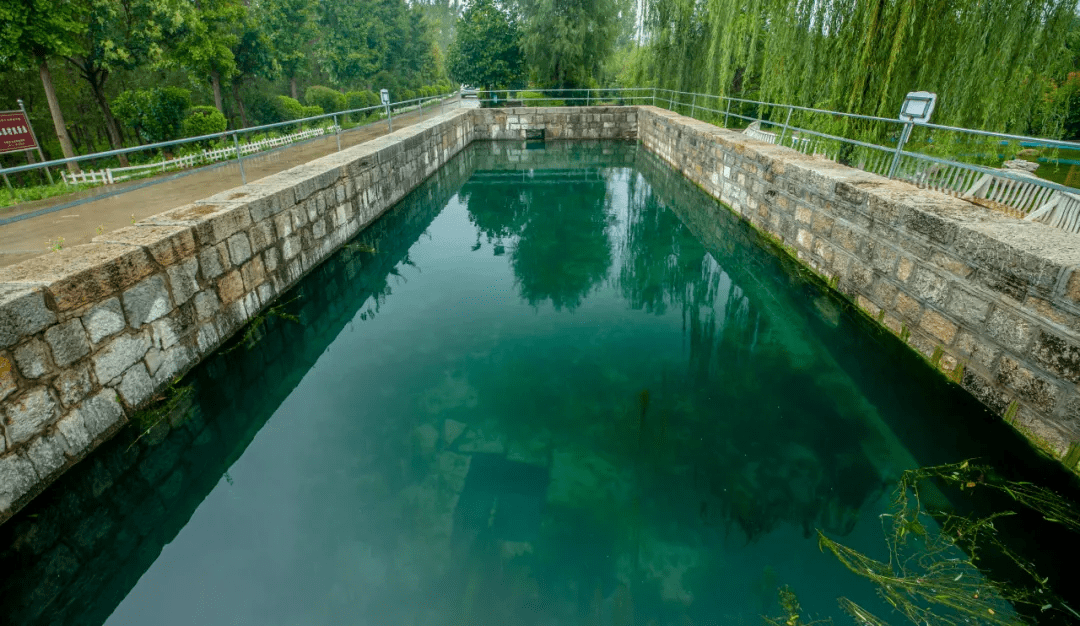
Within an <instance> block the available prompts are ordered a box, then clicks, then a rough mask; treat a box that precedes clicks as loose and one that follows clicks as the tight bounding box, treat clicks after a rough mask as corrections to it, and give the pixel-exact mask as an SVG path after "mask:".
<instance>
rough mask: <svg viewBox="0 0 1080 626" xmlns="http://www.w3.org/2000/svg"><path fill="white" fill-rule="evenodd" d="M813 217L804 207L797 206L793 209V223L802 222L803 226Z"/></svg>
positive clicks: (812, 213) (808, 209)
mask: <svg viewBox="0 0 1080 626" xmlns="http://www.w3.org/2000/svg"><path fill="white" fill-rule="evenodd" d="M813 216H814V212H813V211H811V210H810V208H809V207H807V206H805V205H801V204H800V205H799V206H797V207H795V221H796V222H802V223H803V224H809V223H810V221H811V219H812V218H813Z"/></svg>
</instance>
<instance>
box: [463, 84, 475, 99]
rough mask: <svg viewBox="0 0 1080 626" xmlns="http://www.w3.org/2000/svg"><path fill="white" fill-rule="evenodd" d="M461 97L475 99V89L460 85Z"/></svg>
mask: <svg viewBox="0 0 1080 626" xmlns="http://www.w3.org/2000/svg"><path fill="white" fill-rule="evenodd" d="M461 97H462V98H476V97H477V92H476V87H472V86H470V85H462V86H461Z"/></svg>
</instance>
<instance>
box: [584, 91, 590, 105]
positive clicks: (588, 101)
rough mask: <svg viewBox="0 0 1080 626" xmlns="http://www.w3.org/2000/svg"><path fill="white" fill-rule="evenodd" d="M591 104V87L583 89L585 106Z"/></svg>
mask: <svg viewBox="0 0 1080 626" xmlns="http://www.w3.org/2000/svg"><path fill="white" fill-rule="evenodd" d="M591 104H592V89H589V90H586V91H585V106H590V105H591Z"/></svg>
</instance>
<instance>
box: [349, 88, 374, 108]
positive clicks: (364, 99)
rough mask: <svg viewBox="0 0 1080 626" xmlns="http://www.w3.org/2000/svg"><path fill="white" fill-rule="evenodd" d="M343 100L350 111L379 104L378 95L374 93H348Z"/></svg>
mask: <svg viewBox="0 0 1080 626" xmlns="http://www.w3.org/2000/svg"><path fill="white" fill-rule="evenodd" d="M345 98H346V105H347V106H348V107H349V108H350V109H363V108H365V107H373V106H377V105H379V104H380V101H379V94H377V93H375V92H374V91H350V92H349V93H347V94H345Z"/></svg>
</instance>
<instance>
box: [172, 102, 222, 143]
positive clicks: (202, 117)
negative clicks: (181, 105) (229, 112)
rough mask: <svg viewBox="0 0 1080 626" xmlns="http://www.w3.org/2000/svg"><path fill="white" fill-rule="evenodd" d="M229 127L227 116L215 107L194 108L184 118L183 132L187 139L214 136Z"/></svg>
mask: <svg viewBox="0 0 1080 626" xmlns="http://www.w3.org/2000/svg"><path fill="white" fill-rule="evenodd" d="M228 125H229V123H228V121H226V120H225V116H224V115H222V114H221V111H218V110H217V109H215V108H214V107H208V106H197V107H192V109H191V112H190V113H188V116H187V117H186V118H184V124H183V127H182V132H183V133H184V136H185V137H199V136H201V135H213V134H215V133H220V132H222V131H224V130H225V128H226V127H227V126H228Z"/></svg>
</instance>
